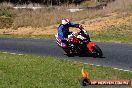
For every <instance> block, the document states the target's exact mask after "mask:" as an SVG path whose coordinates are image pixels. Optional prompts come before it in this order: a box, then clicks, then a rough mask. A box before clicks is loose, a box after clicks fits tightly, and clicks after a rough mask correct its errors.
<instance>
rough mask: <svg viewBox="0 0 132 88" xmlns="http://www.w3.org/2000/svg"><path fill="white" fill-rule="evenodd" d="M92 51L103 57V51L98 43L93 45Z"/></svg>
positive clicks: (95, 54) (96, 55)
mask: <svg viewBox="0 0 132 88" xmlns="http://www.w3.org/2000/svg"><path fill="white" fill-rule="evenodd" d="M92 53H93V54H94V56H95V57H99V58H101V57H103V52H102V50H101V49H100V48H99V46H97V45H95V46H93V52H92Z"/></svg>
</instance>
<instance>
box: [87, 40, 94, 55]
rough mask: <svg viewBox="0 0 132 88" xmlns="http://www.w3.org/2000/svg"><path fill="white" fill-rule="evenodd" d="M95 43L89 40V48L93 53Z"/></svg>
mask: <svg viewBox="0 0 132 88" xmlns="http://www.w3.org/2000/svg"><path fill="white" fill-rule="evenodd" d="M94 45H95V44H94V42H89V43H88V44H87V48H88V50H89V51H90V52H91V53H92V51H93V46H94Z"/></svg>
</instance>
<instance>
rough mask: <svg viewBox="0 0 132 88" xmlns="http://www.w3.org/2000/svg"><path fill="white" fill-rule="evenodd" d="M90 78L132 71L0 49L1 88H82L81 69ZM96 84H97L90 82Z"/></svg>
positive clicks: (130, 76)
mask: <svg viewBox="0 0 132 88" xmlns="http://www.w3.org/2000/svg"><path fill="white" fill-rule="evenodd" d="M83 66H85V70H86V71H88V72H89V73H90V75H89V77H90V78H91V79H132V73H130V72H123V71H118V70H114V69H113V68H111V67H102V66H100V67H97V66H94V65H83V64H80V63H75V62H72V61H67V60H64V59H58V58H56V59H55V58H54V57H47V56H35V55H21V56H20V55H11V54H8V53H7V54H3V53H0V75H1V76H0V88H81V85H80V84H79V81H78V79H79V78H80V77H81V69H82V67H83ZM89 88H95V86H89ZM96 88H131V86H96Z"/></svg>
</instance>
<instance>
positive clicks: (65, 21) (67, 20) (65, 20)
mask: <svg viewBox="0 0 132 88" xmlns="http://www.w3.org/2000/svg"><path fill="white" fill-rule="evenodd" d="M69 22H70V21H69V19H67V18H64V19H63V20H62V24H63V25H66V24H68V23H69Z"/></svg>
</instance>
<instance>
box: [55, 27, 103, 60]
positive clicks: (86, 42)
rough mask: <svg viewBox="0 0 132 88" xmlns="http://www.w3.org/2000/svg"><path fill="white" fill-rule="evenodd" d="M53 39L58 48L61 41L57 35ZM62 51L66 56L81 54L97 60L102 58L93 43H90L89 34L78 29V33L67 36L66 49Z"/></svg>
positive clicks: (101, 54)
mask: <svg viewBox="0 0 132 88" xmlns="http://www.w3.org/2000/svg"><path fill="white" fill-rule="evenodd" d="M55 37H56V43H57V44H58V45H59V46H60V45H61V40H60V39H59V37H58V34H57V35H55ZM64 51H65V52H66V53H67V55H68V56H71V55H72V56H73V55H81V54H90V55H92V56H94V57H99V58H101V57H102V56H103V53H102V50H101V49H100V48H99V46H98V45H96V44H95V43H94V42H92V41H90V37H89V34H88V33H87V31H86V30H84V29H83V28H82V29H80V32H72V33H71V34H70V35H68V48H67V49H65V50H64Z"/></svg>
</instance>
